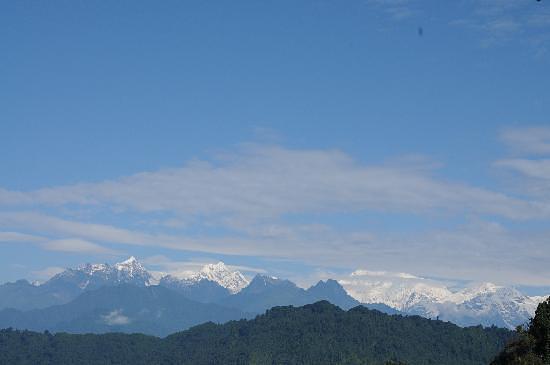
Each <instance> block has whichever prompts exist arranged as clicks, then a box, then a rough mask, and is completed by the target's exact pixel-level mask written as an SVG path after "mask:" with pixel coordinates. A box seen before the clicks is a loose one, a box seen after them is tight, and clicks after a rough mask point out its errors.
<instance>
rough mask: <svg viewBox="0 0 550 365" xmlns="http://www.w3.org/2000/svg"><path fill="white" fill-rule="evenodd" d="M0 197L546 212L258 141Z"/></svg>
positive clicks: (288, 210)
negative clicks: (164, 165)
mask: <svg viewBox="0 0 550 365" xmlns="http://www.w3.org/2000/svg"><path fill="white" fill-rule="evenodd" d="M0 199H1V200H0V204H2V205H8V206H10V205H13V204H16V205H19V206H20V205H22V206H25V205H52V206H61V205H68V204H76V205H81V206H98V207H107V208H110V209H115V210H132V211H136V212H141V213H147V212H171V213H177V214H180V215H199V216H206V217H208V216H213V215H222V216H223V215H225V216H241V217H277V216H281V215H284V214H293V213H322V212H357V211H366V210H370V211H378V212H380V211H382V212H406V213H415V214H417V213H427V212H433V211H436V212H437V211H445V212H450V213H455V214H456V213H460V214H462V213H464V212H466V213H479V214H494V215H500V216H503V217H506V218H510V219H519V220H521V219H548V218H550V206H548V205H546V204H543V203H540V202H532V201H526V200H521V199H518V198H513V197H510V196H507V195H505V194H503V193H500V192H495V191H490V190H487V189H482V188H478V187H474V186H469V185H467V184H461V183H451V182H447V181H442V180H438V179H437V178H434V177H433V176H431V175H430V171H423V170H414V169H407V168H399V167H395V166H376V165H361V164H359V163H357V162H356V161H354V160H353V159H352V158H351V157H349V156H348V155H346V154H344V153H342V152H339V151H322V150H306V151H300V150H289V149H284V148H281V147H259V146H256V147H253V148H249V149H246V150H244V151H242V152H241V153H239V154H234V155H230V156H228V159H227V160H226V161H222V162H220V163H218V164H211V163H208V162H204V161H196V162H192V163H189V164H187V165H185V166H184V167H181V168H174V169H165V170H159V171H155V172H144V173H140V174H135V175H132V176H128V177H125V178H121V179H117V180H111V181H106V182H102V183H97V184H77V185H72V186H64V187H56V188H47V189H40V190H36V191H30V192H26V193H25V192H7V191H3V192H2V195H1V196H0Z"/></svg>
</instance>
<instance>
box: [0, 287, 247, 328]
mask: <svg viewBox="0 0 550 365" xmlns="http://www.w3.org/2000/svg"><path fill="white" fill-rule="evenodd" d="M246 317H247V315H246V314H245V313H243V312H241V311H239V310H236V309H232V308H226V307H222V306H219V305H216V304H205V303H198V302H195V301H192V300H189V299H187V298H185V297H184V296H183V295H181V294H179V293H177V292H175V291H172V290H170V289H167V288H164V287H161V286H148V287H138V286H135V285H130V284H122V285H118V286H105V287H102V288H100V289H97V290H90V291H86V292H85V293H83V294H81V295H80V296H79V297H78V298H76V299H75V300H73V301H71V302H69V303H67V304H63V305H57V306H52V307H48V308H44V309H36V310H31V311H26V312H21V311H17V310H13V309H6V310H3V311H0V328H6V327H13V328H19V329H31V330H36V331H44V330H49V331H52V332H55V331H63V332H71V333H88V332H90V333H103V332H126V333H130V332H140V333H146V334H152V335H157V336H165V335H167V334H169V333H173V332H176V331H181V330H184V329H187V328H189V327H191V326H194V325H197V324H200V323H204V322H209V321H211V322H215V323H222V322H226V321H229V320H232V319H241V318H246Z"/></svg>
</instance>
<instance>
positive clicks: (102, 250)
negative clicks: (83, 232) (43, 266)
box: [40, 238, 120, 255]
mask: <svg viewBox="0 0 550 365" xmlns="http://www.w3.org/2000/svg"><path fill="white" fill-rule="evenodd" d="M40 246H42V247H43V248H44V249H46V250H49V251H60V252H76V253H94V254H102V255H119V254H120V252H118V251H115V250H112V249H110V248H107V247H103V246H100V245H97V244H95V243H93V242H90V241H86V240H83V239H80V238H64V239H57V240H51V241H46V242H44V243H41V244H40Z"/></svg>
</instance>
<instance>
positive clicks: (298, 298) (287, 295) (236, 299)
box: [220, 275, 359, 313]
mask: <svg viewBox="0 0 550 365" xmlns="http://www.w3.org/2000/svg"><path fill="white" fill-rule="evenodd" d="M318 300H328V301H329V302H331V303H333V304H336V305H338V306H340V307H341V308H344V309H349V308H351V307H354V306H356V305H359V302H357V301H356V300H355V299H353V298H351V297H350V296H349V295H348V294H347V293H346V292H345V290H344V288H342V286H341V285H340V284H338V282H336V281H335V280H327V281H320V282H318V283H317V284H316V285H315V286H312V287H310V288H309V289H307V290H304V289H302V288H299V287H298V286H296V284H294V283H293V282H291V281H289V280H282V279H278V278H274V277H270V276H265V275H256V276H255V277H254V279H253V280H252V281H251V282H250V284H249V285H248V286H247V287H246V288H244V289H243V290H241V291H240V292H239V293H237V294H235V295H232V296H230V297H228V298H225V299H224V300H223V302H220V303H223V305H225V306H229V307H234V308H239V309H240V310H242V311H245V312H252V313H263V312H264V311H265V310H267V309H269V308H272V307H275V306H281V305H294V306H301V305H304V304H309V303H314V302H316V301H318Z"/></svg>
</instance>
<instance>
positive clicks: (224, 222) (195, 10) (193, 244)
mask: <svg viewBox="0 0 550 365" xmlns="http://www.w3.org/2000/svg"><path fill="white" fill-rule="evenodd" d="M549 66H550V2H548V1H545V0H542V1H535V0H532V1H531V0H492V1H490V0H458V1H453V2H441V1H430V0H426V1H414V0H363V1H356V0H350V1H330V0H318V1H307V0H305V1H286V0H281V1H248V0H243V1H236V2H227V1H225V2H224V1H215V0H212V1H210V0H208V1H194V0H191V1H170V0H168V1H162V2H151V1H141V0H132V1H117V2H112V1H80V0H77V1H75V0H71V1H59V0H52V1H48V2H43V1H6V2H2V3H1V4H0V171H1V173H0V282H7V281H14V280H17V279H20V278H28V279H30V280H41V281H43V280H46V279H47V278H48V277H50V276H51V275H53V274H55V273H56V272H59V271H60V270H62V269H63V268H65V267H74V266H77V265H79V264H82V263H85V262H109V263H113V262H117V261H121V260H123V259H125V258H127V257H128V256H130V255H134V256H136V257H138V259H140V260H141V261H143V262H144V263H145V264H146V265H147V266H148V267H151V268H153V269H154V270H158V271H163V272H182V271H185V270H193V269H195V268H197V267H200V265H202V264H204V263H211V262H217V261H218V260H222V261H224V262H225V263H226V264H228V265H231V266H232V267H234V268H239V269H240V270H242V271H243V272H244V273H246V274H247V275H248V276H252V275H254V274H255V273H270V274H273V275H276V276H281V277H285V278H289V279H292V280H295V281H296V282H298V283H299V284H301V285H306V284H310V283H313V282H315V281H316V280H318V279H319V278H327V277H331V276H338V275H345V274H348V273H350V272H352V271H354V270H357V269H361V270H373V271H381V270H383V271H387V272H406V273H410V274H412V275H415V276H419V277H429V278H441V279H444V280H456V281H461V282H470V281H472V282H478V281H492V282H495V283H499V284H507V285H516V286H525V287H535V288H536V287H542V286H545V287H548V286H550V264H549V263H550V87H549V86H550V72H549V69H550V68H549Z"/></svg>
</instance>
